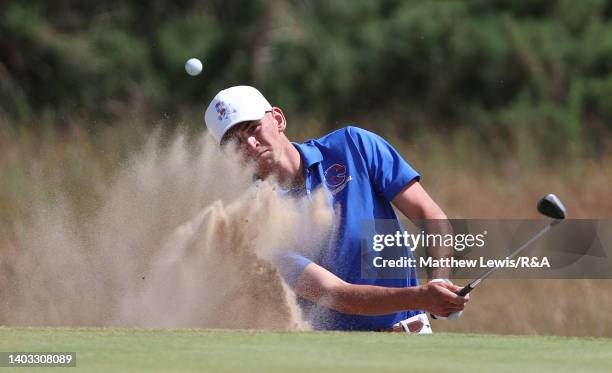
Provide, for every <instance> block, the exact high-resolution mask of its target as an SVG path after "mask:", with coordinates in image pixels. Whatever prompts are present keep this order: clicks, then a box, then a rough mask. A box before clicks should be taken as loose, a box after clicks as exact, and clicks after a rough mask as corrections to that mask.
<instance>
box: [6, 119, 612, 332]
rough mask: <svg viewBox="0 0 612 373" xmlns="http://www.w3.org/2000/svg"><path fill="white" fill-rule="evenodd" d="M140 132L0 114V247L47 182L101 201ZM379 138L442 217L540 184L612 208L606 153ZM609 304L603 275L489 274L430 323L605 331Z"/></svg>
mask: <svg viewBox="0 0 612 373" xmlns="http://www.w3.org/2000/svg"><path fill="white" fill-rule="evenodd" d="M290 124H291V122H290ZM308 128H309V130H308V131H307V132H304V133H305V134H308V135H314V132H316V128H317V127H316V126H309V127H308ZM150 132H151V130H150V129H149V127H148V126H146V125H144V124H142V123H138V122H135V123H134V122H125V123H121V124H117V125H115V126H113V127H108V128H103V127H101V126H98V127H97V129H96V131H95V132H93V131H86V130H84V129H83V127H81V126H74V127H72V128H70V129H69V130H66V131H61V132H60V131H56V130H53V129H51V128H45V127H42V128H41V127H37V128H29V129H23V128H19V129H15V128H13V127H11V126H9V124H8V123H0V250H16V249H17V248H16V245H15V242H16V237H17V236H18V235H19V234H20V232H22V231H23V230H24V224H27V221H28V219H29V218H30V215H31V214H32V211H31V206H40V205H41V203H44V202H45V201H53V200H54V198H56V197H57V196H56V195H54V194H53V191H56V190H63V191H65V195H69V196H71V197H70V200H69V201H67V202H68V203H70V204H72V205H73V206H74V207H75V211H80V212H81V213H82V214H84V215H86V214H88V213H89V212H91V211H93V210H95V209H96V208H98V207H99V206H100V205H101V204H102V201H97V200H96V198H95V196H97V195H104V193H100V190H99V189H100V188H105V187H107V186H108V185H109V182H108V181H109V180H110V179H112V178H113V177H115V175H116V172H117V170H118V169H120V167H121V165H122V162H125V161H126V159H128V157H129V156H130V155H131V154H133V153H134V152H135V151H137V150H139V149H140V148H141V147H142V146H143V145H144V141H145V140H146V138H148V134H149V133H150ZM163 132H164V131H163V130H162V138H163ZM170 132H171V131H170ZM297 132H299V127H298V129H296V128H295V127H294V129H293V133H297ZM305 136H306V135H303V136H298V137H302V138H303V137H305ZM389 140H390V141H391V142H392V143H393V144H394V145H396V146H397V147H398V148H399V149H400V151H401V152H402V154H403V155H404V156H405V157H406V158H407V159H408V160H409V162H410V163H411V164H412V165H413V166H414V167H415V168H416V169H418V170H419V171H420V172H421V174H422V175H423V179H422V183H423V185H424V186H425V188H426V189H427V190H428V191H429V193H430V194H431V195H432V196H433V197H434V199H435V200H436V201H437V202H438V203H439V204H440V205H441V206H442V207H443V209H444V210H445V211H446V213H447V214H448V215H449V216H450V217H453V218H533V217H537V212H536V211H535V208H534V204H535V202H536V201H537V200H538V198H539V197H541V196H542V195H544V194H546V193H549V192H553V193H556V194H558V195H559V196H560V197H561V198H562V199H563V201H564V202H565V203H566V205H567V208H568V211H569V216H570V217H575V218H610V217H611V216H612V198H611V196H612V193H611V191H612V189H611V188H610V185H611V182H612V167H611V165H612V154H608V155H606V156H604V157H602V158H601V159H598V160H593V159H585V158H580V159H570V160H568V159H566V158H564V157H562V156H560V157H559V159H560V160H559V161H554V160H553V161H551V160H550V159H551V157H550V155H542V154H538V150H537V147H535V146H533V145H532V144H531V145H530V144H529V140H528V138H526V139H525V144H522V145H521V146H517V147H516V149H517V151H516V153H514V154H512V153H511V154H509V155H508V156H507V157H505V158H504V159H503V160H499V159H494V158H491V157H488V156H487V154H488V153H487V152H486V151H484V150H483V149H479V148H478V147H477V146H476V145H475V144H474V143H470V142H469V141H466V140H465V138H463V139H461V140H457V139H445V140H440V139H439V138H437V137H436V136H434V135H424V136H420V137H418V138H414V139H412V140H410V141H408V142H400V141H398V140H397V139H396V138H393V137H391V138H389ZM519 145H520V144H519ZM0 286H1V285H0ZM610 309H612V281H608V280H491V281H489V282H487V283H486V284H484V285H483V286H482V287H481V288H479V290H478V291H477V292H474V294H473V295H472V300H471V302H470V305H469V308H468V311H467V312H465V314H464V316H463V318H462V320H461V321H459V322H436V323H435V328H436V329H437V330H439V331H442V330H445V331H462V332H482V333H513V334H555V335H591V336H612V316H610V312H609V310H610Z"/></svg>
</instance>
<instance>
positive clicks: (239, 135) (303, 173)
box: [205, 86, 468, 331]
mask: <svg viewBox="0 0 612 373" xmlns="http://www.w3.org/2000/svg"><path fill="white" fill-rule="evenodd" d="M205 121H206V126H207V127H208V130H209V132H210V133H211V134H212V136H213V137H214V138H215V139H216V140H217V141H219V143H221V144H223V143H225V142H228V141H235V142H236V144H237V146H238V149H239V151H240V152H241V153H242V154H243V156H244V157H246V158H247V159H249V160H251V161H253V162H254V163H255V167H256V171H257V175H258V177H260V178H263V179H266V178H268V177H274V178H275V180H277V181H278V182H279V184H280V185H281V186H282V187H284V188H288V189H290V190H293V191H294V193H296V194H298V195H299V194H301V193H303V194H304V195H310V194H311V192H313V191H314V190H315V189H317V188H318V187H323V188H326V190H327V191H328V192H329V195H330V198H331V199H332V200H333V202H332V203H333V204H334V206H335V205H337V204H339V205H340V209H339V210H340V212H341V216H340V218H339V222H338V225H337V229H336V231H337V232H336V234H337V236H336V239H335V241H334V244H333V245H330V246H329V247H327V248H326V249H325V250H324V251H323V252H322V253H321V254H320V255H319V256H318V257H317V258H305V257H303V256H300V255H297V254H289V255H288V256H287V257H286V258H284V259H282V260H279V267H280V268H279V269H280V271H281V272H282V273H283V276H284V277H285V280H286V281H287V283H288V284H289V285H290V286H291V287H292V288H293V289H294V291H295V292H296V294H297V295H298V296H299V297H301V298H302V299H304V300H306V301H304V302H303V303H305V308H304V309H305V313H306V315H307V316H308V317H309V318H310V320H311V322H312V324H313V326H314V327H315V328H317V329H335V330H372V331H378V330H394V331H395V330H398V331H399V330H405V331H408V327H407V326H406V324H405V323H401V322H402V321H403V320H406V319H408V318H411V317H415V316H417V315H421V314H423V313H424V312H423V311H421V310H425V311H427V312H430V313H432V314H434V315H442V316H446V315H448V314H450V313H453V312H458V311H461V310H462V309H463V307H464V305H465V303H466V302H467V301H468V297H460V296H458V295H456V294H455V292H456V291H458V290H459V289H460V287H458V286H454V285H452V284H450V283H446V282H428V283H426V284H423V285H419V283H418V279H417V276H416V272H415V270H414V268H411V269H406V276H403V278H399V279H397V278H391V279H381V278H364V277H363V276H362V273H361V260H362V257H361V256H362V253H361V242H360V234H361V233H360V226H361V224H362V222H363V221H373V220H374V219H394V220H397V216H396V214H395V212H394V210H393V207H392V204H393V205H395V206H396V207H397V208H398V209H399V210H400V211H401V212H402V213H403V214H404V215H405V216H406V217H407V218H409V219H411V220H413V221H415V222H416V221H422V220H425V219H446V215H445V214H444V213H443V212H442V210H441V209H440V208H439V207H438V205H437V204H436V203H435V202H434V201H433V200H432V199H431V198H430V197H429V195H428V194H427V193H426V192H425V190H424V189H423V188H422V187H421V184H420V183H419V178H420V175H419V174H418V173H417V172H416V171H414V170H413V169H412V168H411V167H410V166H409V165H408V164H407V163H406V162H405V161H404V160H403V159H402V157H401V156H400V155H399V153H398V152H397V151H396V150H395V149H394V148H393V147H392V146H391V145H390V144H389V143H387V142H386V141H385V140H383V139H382V138H381V137H379V136H377V135H375V134H373V133H371V132H368V131H365V130H362V129H359V128H356V127H347V128H343V129H340V130H337V131H335V132H332V133H330V134H328V135H326V136H324V137H322V138H320V139H318V140H309V141H307V142H305V143H303V144H297V143H292V142H290V141H289V139H288V138H287V136H286V135H285V129H286V127H287V121H286V119H285V115H284V114H283V111H282V110H281V109H280V108H278V107H273V106H271V105H270V103H269V102H268V101H267V100H266V99H265V98H264V96H263V95H262V94H261V93H260V92H259V91H258V90H257V89H255V88H253V87H248V86H236V87H231V88H228V89H225V90H222V91H221V92H219V93H218V94H217V95H216V96H215V97H214V98H213V100H212V102H211V103H210V105H209V106H208V108H207V110H206V113H205ZM398 224H399V223H398ZM447 254H448V253H447ZM447 254H444V255H447ZM436 271H437V272H436ZM446 277H448V272H447V270H445V269H438V270H434V271H431V272H430V273H428V278H429V279H433V278H446ZM423 316H424V315H423ZM400 326H401V327H400Z"/></svg>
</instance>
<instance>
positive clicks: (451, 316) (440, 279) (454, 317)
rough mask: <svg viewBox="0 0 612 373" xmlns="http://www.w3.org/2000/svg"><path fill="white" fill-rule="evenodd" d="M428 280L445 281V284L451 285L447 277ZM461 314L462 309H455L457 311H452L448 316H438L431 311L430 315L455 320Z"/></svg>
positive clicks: (435, 317) (439, 318)
mask: <svg viewBox="0 0 612 373" xmlns="http://www.w3.org/2000/svg"><path fill="white" fill-rule="evenodd" d="M430 282H446V283H447V284H450V285H452V284H453V282H452V281H451V280H449V279H447V278H434V279H433V280H431V281H430ZM461 315H463V310H462V311H457V312H453V313H451V314H450V315H448V316H438V315H434V314H433V313H432V314H431V317H432V318H433V319H435V320H457V319H458V318H460V317H461Z"/></svg>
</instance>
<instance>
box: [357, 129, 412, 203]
mask: <svg viewBox="0 0 612 373" xmlns="http://www.w3.org/2000/svg"><path fill="white" fill-rule="evenodd" d="M349 133H350V135H351V138H352V139H353V140H354V141H355V142H356V145H357V146H358V148H359V150H360V152H361V155H362V157H363V158H364V160H365V162H366V165H367V167H368V172H369V174H370V179H371V180H372V184H373V185H374V189H375V191H376V193H377V194H379V195H381V196H383V197H384V198H385V199H386V200H388V201H391V200H392V199H393V198H395V196H396V195H397V194H398V193H399V192H400V191H401V190H402V189H404V187H405V186H406V185H408V184H409V183H410V182H411V181H412V180H415V179H416V180H417V181H418V180H420V178H421V175H419V173H418V172H417V171H416V170H415V169H413V168H412V167H411V166H410V165H409V164H408V162H406V161H405V160H404V158H402V156H401V155H400V154H399V153H398V151H397V150H395V148H394V147H393V146H391V144H389V143H388V142H387V141H386V140H385V139H383V138H382V137H380V136H378V135H376V134H374V133H372V132H369V131H366V130H363V129H359V128H355V127H349Z"/></svg>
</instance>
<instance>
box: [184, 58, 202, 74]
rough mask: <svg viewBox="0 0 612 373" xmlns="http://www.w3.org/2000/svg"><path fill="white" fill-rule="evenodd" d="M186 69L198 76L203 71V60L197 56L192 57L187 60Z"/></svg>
mask: <svg viewBox="0 0 612 373" xmlns="http://www.w3.org/2000/svg"><path fill="white" fill-rule="evenodd" d="M185 71H187V74H189V75H191V76H196V75H198V74H199V73H201V72H202V61H200V60H198V59H197V58H190V59H188V60H187V62H185Z"/></svg>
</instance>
